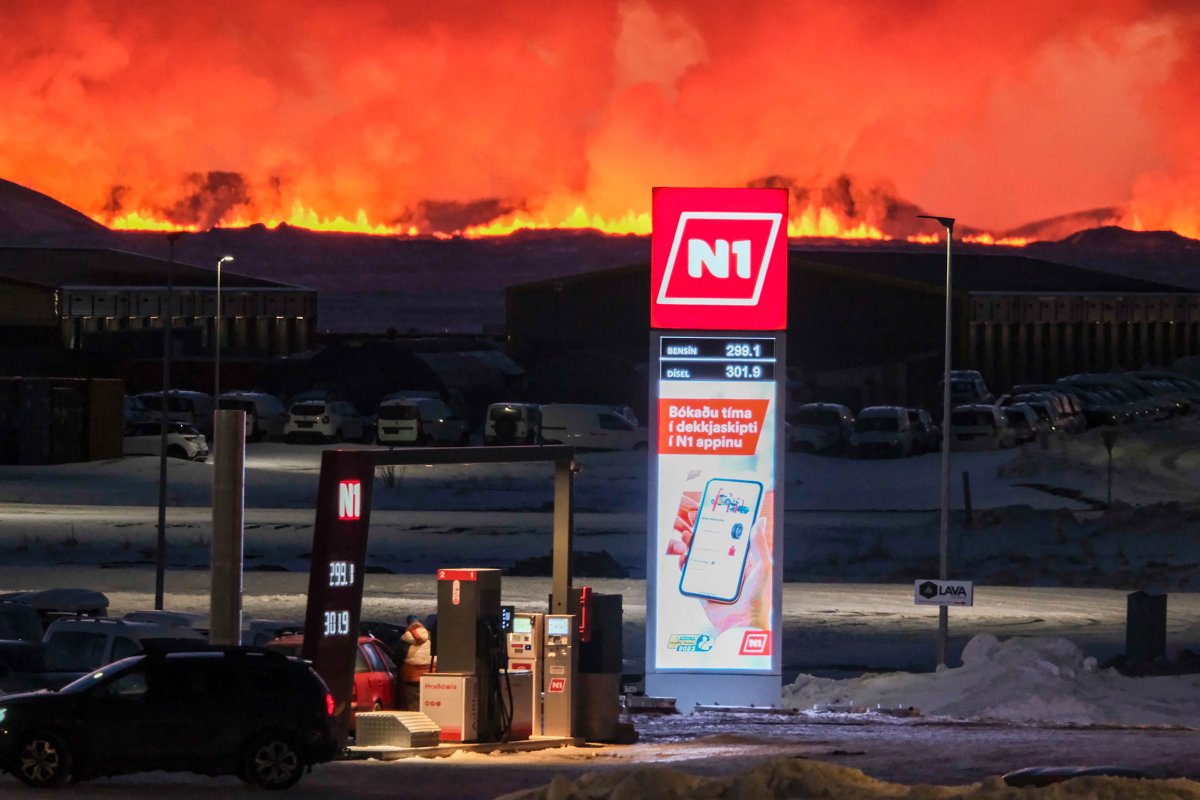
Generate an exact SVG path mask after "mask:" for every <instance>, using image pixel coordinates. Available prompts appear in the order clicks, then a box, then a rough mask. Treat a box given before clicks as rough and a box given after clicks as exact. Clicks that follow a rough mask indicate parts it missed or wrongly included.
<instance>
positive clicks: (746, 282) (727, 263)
mask: <svg viewBox="0 0 1200 800" xmlns="http://www.w3.org/2000/svg"><path fill="white" fill-rule="evenodd" d="M653 225H654V236H653V239H652V242H651V246H650V247H651V257H650V259H651V260H650V283H651V293H650V327H652V328H682V329H690V330H760V331H761V330H782V329H783V328H786V327H787V190H785V189H682V188H665V187H660V188H656V189H655V190H654V199H653Z"/></svg>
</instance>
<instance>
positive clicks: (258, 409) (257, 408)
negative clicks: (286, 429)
mask: <svg viewBox="0 0 1200 800" xmlns="http://www.w3.org/2000/svg"><path fill="white" fill-rule="evenodd" d="M217 407H218V408H223V409H228V410H235V411H245V412H246V440H247V441H250V442H261V441H264V440H266V439H281V438H283V426H284V425H285V424H286V423H287V416H288V412H287V406H285V405H284V404H283V401H282V400H280V399H279V398H278V397H276V396H275V395H273V394H267V393H266V392H225V393H224V394H222V395H221V399H220V400H219V401H218V402H217Z"/></svg>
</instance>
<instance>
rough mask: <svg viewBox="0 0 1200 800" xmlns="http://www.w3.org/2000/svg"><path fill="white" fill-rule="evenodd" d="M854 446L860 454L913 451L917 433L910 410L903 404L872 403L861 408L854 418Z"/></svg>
mask: <svg viewBox="0 0 1200 800" xmlns="http://www.w3.org/2000/svg"><path fill="white" fill-rule="evenodd" d="M850 448H851V450H852V451H853V453H854V455H856V456H868V455H885V456H892V457H895V458H903V457H904V456H910V455H912V452H913V433H912V423H910V422H909V420H908V411H907V410H906V409H903V408H901V407H900V406H869V407H867V408H864V409H863V410H862V411H859V412H858V416H857V417H855V418H854V433H853V434H852V435H851V437H850Z"/></svg>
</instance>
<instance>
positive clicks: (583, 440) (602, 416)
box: [541, 403, 650, 450]
mask: <svg viewBox="0 0 1200 800" xmlns="http://www.w3.org/2000/svg"><path fill="white" fill-rule="evenodd" d="M541 413H542V441H543V442H545V443H546V444H569V445H574V446H575V447H581V448H584V449H588V450H644V449H645V448H646V447H647V446H648V445H649V442H650V434H649V433H648V432H647V431H646V429H645V428H643V427H640V426H638V425H634V424H633V423H632V422H630V421H629V418H628V417H626V416H625V415H624V414H623V413H618V412H617V411H614V410H613V407H612V406H602V405H587V404H584V403H549V404H547V405H544V406H542V409H541Z"/></svg>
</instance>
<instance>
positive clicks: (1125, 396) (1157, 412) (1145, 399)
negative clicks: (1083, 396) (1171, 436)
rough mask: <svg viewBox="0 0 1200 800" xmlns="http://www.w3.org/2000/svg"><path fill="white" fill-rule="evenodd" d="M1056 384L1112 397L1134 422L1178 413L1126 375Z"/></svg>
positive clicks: (1087, 377)
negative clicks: (1123, 404) (1116, 399)
mask: <svg viewBox="0 0 1200 800" xmlns="http://www.w3.org/2000/svg"><path fill="white" fill-rule="evenodd" d="M1056 383H1058V384H1064V385H1066V386H1067V387H1078V388H1082V389H1088V390H1091V389H1098V390H1102V391H1105V392H1107V393H1109V394H1110V395H1116V396H1117V397H1119V398H1120V399H1121V401H1122V402H1123V403H1125V404H1126V406H1127V408H1128V409H1129V412H1130V416H1131V417H1132V419H1136V420H1147V421H1149V420H1163V419H1167V418H1169V417H1171V416H1172V415H1174V414H1175V413H1177V412H1178V408H1177V407H1176V405H1175V402H1174V400H1173V399H1169V398H1167V397H1166V396H1163V395H1158V394H1156V393H1155V392H1152V391H1151V390H1150V389H1149V388H1147V387H1146V386H1145V385H1144V384H1143V383H1142V382H1141V381H1140V380H1138V379H1137V378H1135V377H1134V376H1132V375H1129V374H1127V373H1117V372H1101V373H1086V374H1080V375H1068V376H1066V377H1063V378H1059V379H1058V380H1057V381H1056Z"/></svg>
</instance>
